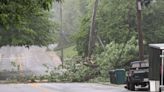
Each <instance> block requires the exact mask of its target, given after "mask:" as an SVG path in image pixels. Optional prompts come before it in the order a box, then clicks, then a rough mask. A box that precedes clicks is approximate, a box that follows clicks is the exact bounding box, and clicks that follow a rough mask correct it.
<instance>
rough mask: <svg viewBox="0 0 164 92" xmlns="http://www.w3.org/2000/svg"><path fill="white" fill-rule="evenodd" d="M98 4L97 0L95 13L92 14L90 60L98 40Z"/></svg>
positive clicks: (96, 0)
mask: <svg viewBox="0 0 164 92" xmlns="http://www.w3.org/2000/svg"><path fill="white" fill-rule="evenodd" d="M97 6H98V0H95V4H94V8H93V14H92V22H91V28H90V32H89V42H88V55H87V56H88V57H87V58H88V59H87V60H89V61H90V59H91V55H92V53H93V50H94V47H95V41H96V31H95V29H96V14H97Z"/></svg>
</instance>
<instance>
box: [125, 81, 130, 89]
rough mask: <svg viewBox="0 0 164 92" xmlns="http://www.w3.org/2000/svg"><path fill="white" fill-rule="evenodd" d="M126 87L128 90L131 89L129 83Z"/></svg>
mask: <svg viewBox="0 0 164 92" xmlns="http://www.w3.org/2000/svg"><path fill="white" fill-rule="evenodd" d="M126 87H127V89H128V90H129V89H130V87H129V82H128V83H127V84H126Z"/></svg>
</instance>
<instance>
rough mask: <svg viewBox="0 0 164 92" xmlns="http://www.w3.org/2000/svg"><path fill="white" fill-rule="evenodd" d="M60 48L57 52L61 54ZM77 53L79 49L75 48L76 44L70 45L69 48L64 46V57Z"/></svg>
mask: <svg viewBox="0 0 164 92" xmlns="http://www.w3.org/2000/svg"><path fill="white" fill-rule="evenodd" d="M60 53H61V52H60V50H58V51H57V54H58V55H59V56H60V55H61V54H60ZM76 55H77V51H76V49H75V45H74V46H70V47H68V48H64V58H71V57H73V56H76Z"/></svg>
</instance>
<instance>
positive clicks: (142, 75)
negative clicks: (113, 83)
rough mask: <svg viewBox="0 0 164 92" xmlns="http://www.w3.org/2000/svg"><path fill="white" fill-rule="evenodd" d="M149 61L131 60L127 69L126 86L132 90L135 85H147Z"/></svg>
mask: <svg viewBox="0 0 164 92" xmlns="http://www.w3.org/2000/svg"><path fill="white" fill-rule="evenodd" d="M148 73H149V63H148V61H134V62H131V64H130V68H129V69H128V71H127V79H126V88H127V89H129V90H131V91H134V90H135V86H139V85H140V86H141V87H146V86H147V87H149V77H148Z"/></svg>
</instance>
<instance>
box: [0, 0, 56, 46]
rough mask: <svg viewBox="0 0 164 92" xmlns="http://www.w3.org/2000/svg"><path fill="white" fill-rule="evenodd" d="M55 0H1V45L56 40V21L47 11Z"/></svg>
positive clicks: (34, 43) (40, 43)
mask: <svg viewBox="0 0 164 92" xmlns="http://www.w3.org/2000/svg"><path fill="white" fill-rule="evenodd" d="M53 1H54V0H12V1H11V0H1V1H0V42H1V43H0V46H3V45H47V44H49V43H52V42H54V38H53V37H52V36H54V35H52V34H54V32H55V31H54V27H55V23H54V21H51V20H50V17H49V15H50V13H49V12H48V11H47V10H49V9H50V6H51V4H52V2H53Z"/></svg>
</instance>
